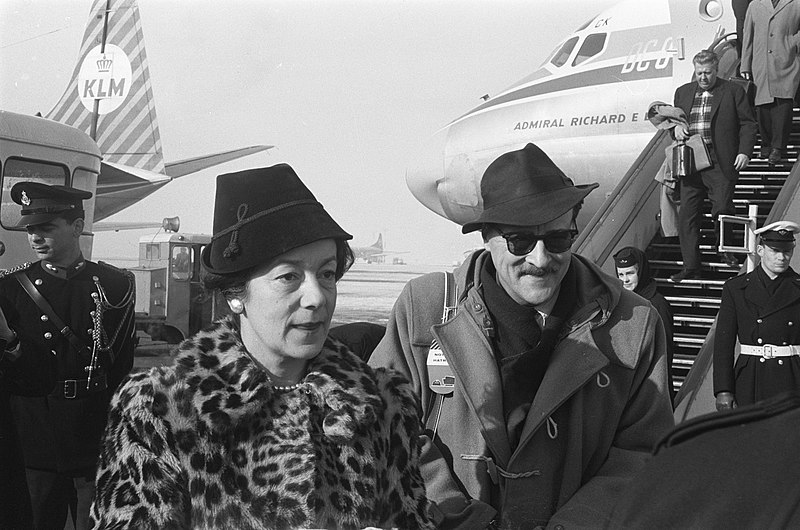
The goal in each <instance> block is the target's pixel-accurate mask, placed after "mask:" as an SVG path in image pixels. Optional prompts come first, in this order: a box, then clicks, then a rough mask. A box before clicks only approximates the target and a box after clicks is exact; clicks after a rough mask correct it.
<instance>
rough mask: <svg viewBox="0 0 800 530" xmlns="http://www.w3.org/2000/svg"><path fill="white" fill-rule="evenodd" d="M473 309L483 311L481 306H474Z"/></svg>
mask: <svg viewBox="0 0 800 530" xmlns="http://www.w3.org/2000/svg"><path fill="white" fill-rule="evenodd" d="M473 308H474V309H475V311H482V310H483V306H482V305H481V304H475V305H474V306H473Z"/></svg>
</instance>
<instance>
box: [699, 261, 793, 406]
mask: <svg viewBox="0 0 800 530" xmlns="http://www.w3.org/2000/svg"><path fill="white" fill-rule="evenodd" d="M760 266H761V265H759V267H760ZM783 274H784V275H785V276H786V277H787V278H786V280H784V282H783V283H782V284H781V287H780V288H779V289H777V291H776V292H775V294H773V295H770V294H769V292H768V291H767V289H766V288H765V287H764V286H763V285H762V284H761V281H760V280H759V279H758V278H757V277H756V271H753V272H749V273H747V274H744V275H742V276H736V277H735V278H731V279H730V280H728V281H727V282H725V285H724V286H723V287H722V300H721V302H720V308H719V315H718V316H717V332H716V335H715V338H714V395H716V394H718V393H719V392H732V393H733V394H734V396H735V397H736V401H737V402H738V403H739V404H740V405H747V404H750V403H754V402H756V401H760V400H763V399H766V398H768V397H771V396H774V395H776V394H779V393H781V392H784V391H788V390H800V357H798V356H796V355H795V356H792V357H778V358H773V359H764V360H762V357H758V356H754V355H739V357H738V358H737V359H736V362H735V364H734V349H735V346H736V340H737V338H738V340H739V342H740V343H741V344H748V345H751V346H762V345H764V344H771V345H773V346H788V345H800V275H798V274H797V273H796V272H795V271H794V270H793V269H792V268H789V269H788V270H787V271H785V272H784V273H783Z"/></svg>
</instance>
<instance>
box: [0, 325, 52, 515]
mask: <svg viewBox="0 0 800 530" xmlns="http://www.w3.org/2000/svg"><path fill="white" fill-rule="evenodd" d="M15 337H16V336H15V334H14V332H13V331H11V328H9V327H8V324H7V322H6V321H5V318H3V313H2V312H0V528H31V527H32V525H33V516H32V514H31V502H30V496H29V495H28V486H27V481H26V480H25V465H24V462H23V458H22V447H21V445H20V443H19V436H18V434H17V429H16V427H15V425H14V419H13V415H12V413H11V402H10V398H11V396H12V395H24V396H44V395H47V393H48V392H50V391H51V390H52V389H53V385H54V384H55V379H56V370H55V368H56V362H55V359H54V358H53V356H52V354H50V353H49V352H45V351H27V352H26V353H27V355H25V356H24V357H23V356H22V355H21V352H20V350H19V348H17V347H15V345H14V344H11V345H10V346H9V342H10V341H13V340H14V339H15Z"/></svg>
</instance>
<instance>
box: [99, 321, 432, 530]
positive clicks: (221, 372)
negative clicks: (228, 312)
mask: <svg viewBox="0 0 800 530" xmlns="http://www.w3.org/2000/svg"><path fill="white" fill-rule="evenodd" d="M419 431H420V428H419V402H418V399H417V397H416V396H415V395H414V394H413V393H412V392H411V388H410V386H409V384H408V381H407V380H406V379H405V378H403V377H402V376H400V375H399V374H397V373H395V372H392V371H390V370H384V369H378V370H373V369H371V368H370V367H368V366H367V365H366V364H365V363H364V362H363V361H362V360H361V359H359V358H358V357H356V355H355V354H354V353H352V352H350V351H349V350H348V349H347V347H346V346H345V345H344V344H342V343H340V342H338V341H334V340H330V339H328V340H326V342H325V345H324V347H323V349H322V351H321V352H320V353H319V354H318V355H317V356H316V357H315V358H314V359H312V360H311V361H309V365H308V373H307V374H306V376H305V377H304V378H303V380H302V381H301V383H300V384H299V385H297V386H296V387H292V388H279V387H273V386H272V384H271V383H270V380H269V376H268V375H267V374H266V372H265V371H264V370H263V369H261V367H260V366H259V365H257V364H256V363H255V362H254V361H252V360H251V358H250V357H249V356H248V355H247V353H246V350H245V348H244V345H243V344H242V342H241V339H240V337H239V333H238V331H237V329H236V326H235V325H234V324H233V322H232V321H230V320H227V319H226V320H223V321H221V322H218V323H216V324H215V325H214V326H213V328H210V329H208V330H205V331H202V332H200V333H198V334H197V335H195V336H194V337H192V338H190V339H187V340H186V341H184V343H182V345H181V346H180V347H179V350H178V355H177V358H176V361H175V365H174V366H171V367H160V368H153V369H152V370H151V371H150V372H149V373H140V374H135V375H132V376H131V377H130V378H129V379H128V380H127V381H126V382H125V383H124V384H123V385H122V386H121V387H120V389H119V391H118V392H117V393H116V394H115V395H114V399H113V400H112V402H111V409H110V411H109V422H108V428H107V430H106V434H105V438H104V440H103V448H102V452H101V454H100V460H99V462H98V470H97V479H96V489H97V493H96V495H95V499H94V504H93V505H92V510H91V514H90V516H91V519H92V522H93V527H94V528H98V529H104V528H139V529H144V528H152V529H157V528H158V529H160V528H171V529H190V528H191V529H209V530H211V529H217V528H225V529H227V528H231V529H233V528H235V529H237V530H256V529H292V528H326V529H332V530H333V529H362V528H365V527H369V526H377V527H381V528H399V529H406V530H418V529H427V528H433V524H432V523H431V521H430V519H429V516H428V513H429V512H428V502H427V499H426V498H425V487H424V483H423V481H422V477H421V476H420V471H419V467H418V457H419V447H418V445H417V436H418V433H419Z"/></svg>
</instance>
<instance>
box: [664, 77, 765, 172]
mask: <svg viewBox="0 0 800 530" xmlns="http://www.w3.org/2000/svg"><path fill="white" fill-rule="evenodd" d="M698 90H699V85H698V84H697V81H692V82H691V83H687V84H685V85H682V86H680V87H678V89H677V90H676V91H675V106H676V107H680V108H681V109H683V111H684V112H685V113H686V115H687V116H689V114H690V113H691V111H692V102H693V101H694V94H695V92H697V91H698ZM711 94H712V98H711V143H712V145H713V148H714V151H715V152H716V155H717V160H718V163H719V167H720V169H721V170H722V173H723V175H725V177H726V178H727V179H728V180H736V179H737V178H739V172H738V171H736V169H735V168H734V167H733V163H734V162H735V161H736V155H738V154H744V155H747V156H748V157H751V156H752V155H753V146H754V145H755V143H756V133H757V132H758V124H757V123H756V120H755V116H754V114H753V107H752V106H751V105H750V102H749V101H748V100H747V94H746V93H745V91H744V89H743V88H742V87H740V86H739V85H737V84H734V83H731V82H729V81H725V80H724V79H717V82H716V83H715V84H714V86H713V87H712V88H711Z"/></svg>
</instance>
